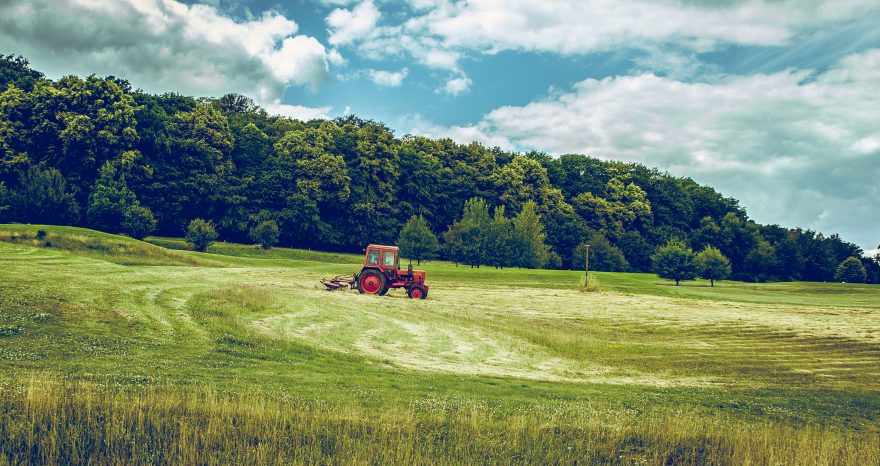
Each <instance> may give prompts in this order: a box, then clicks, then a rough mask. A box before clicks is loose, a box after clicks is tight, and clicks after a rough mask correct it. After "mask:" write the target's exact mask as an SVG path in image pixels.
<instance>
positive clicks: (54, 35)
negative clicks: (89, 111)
mask: <svg viewBox="0 0 880 466" xmlns="http://www.w3.org/2000/svg"><path fill="white" fill-rule="evenodd" d="M0 13H2V14H0V44H2V47H3V48H4V49H6V50H5V51H4V52H5V53H16V54H21V55H24V56H26V57H27V58H28V59H30V60H31V63H33V65H34V67H35V68H37V69H39V70H41V71H44V72H46V73H47V74H48V75H49V76H51V77H58V76H61V75H63V74H71V73H74V74H80V75H87V74H92V73H97V74H113V75H117V76H122V77H125V78H128V79H130V80H131V81H132V84H133V85H134V86H136V87H140V88H143V89H145V90H147V91H151V92H166V91H175V92H182V93H185V94H192V95H199V96H206V95H207V96H216V95H222V94H225V93H228V92H239V93H242V94H245V95H249V96H251V97H254V98H255V99H257V100H258V101H259V102H261V103H270V102H273V101H275V100H276V99H279V98H280V97H281V95H282V93H283V90H284V88H285V87H286V86H288V85H300V86H308V87H310V88H315V87H317V86H320V85H321V84H322V83H324V82H326V81H327V80H329V78H330V73H329V69H328V68H329V65H328V60H335V59H336V58H337V57H336V56H334V55H332V54H330V55H328V52H327V50H326V49H325V48H324V46H323V45H321V43H320V42H318V41H317V40H316V39H315V38H313V37H308V36H304V35H297V34H296V32H297V29H298V26H297V24H296V22H294V21H292V20H290V19H288V18H286V17H284V16H283V15H281V14H279V13H276V12H266V13H264V14H262V15H261V16H258V17H255V18H252V19H249V20H244V21H239V20H235V19H233V18H231V17H228V16H225V15H224V14H223V13H222V12H220V11H219V10H217V9H216V8H214V7H212V6H208V5H200V4H196V5H191V6H190V5H186V4H183V3H181V2H178V1H176V0H114V1H111V0H95V1H84V0H60V1H56V0H7V1H5V2H2V3H0ZM336 55H338V53H337V54H336ZM339 58H341V57H339Z"/></svg>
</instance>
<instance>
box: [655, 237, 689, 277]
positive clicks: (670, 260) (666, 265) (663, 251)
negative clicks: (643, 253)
mask: <svg viewBox="0 0 880 466" xmlns="http://www.w3.org/2000/svg"><path fill="white" fill-rule="evenodd" d="M651 262H652V264H653V268H654V273H656V274H657V276H658V277H660V278H665V279H667V280H675V286H678V285H679V282H681V281H682V280H693V279H694V278H697V267H696V264H695V262H694V252H693V251H692V250H691V248H689V247H687V245H686V244H684V242H682V241H676V240H673V241H670V242H669V243H667V244H666V245H664V246H660V247H659V248H657V250H656V251H654V254H653V255H652V256H651Z"/></svg>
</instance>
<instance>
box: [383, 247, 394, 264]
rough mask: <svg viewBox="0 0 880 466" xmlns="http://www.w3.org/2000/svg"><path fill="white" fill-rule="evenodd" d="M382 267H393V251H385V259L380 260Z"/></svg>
mask: <svg viewBox="0 0 880 466" xmlns="http://www.w3.org/2000/svg"><path fill="white" fill-rule="evenodd" d="M382 266H384V267H394V251H385V257H384V258H383V260H382Z"/></svg>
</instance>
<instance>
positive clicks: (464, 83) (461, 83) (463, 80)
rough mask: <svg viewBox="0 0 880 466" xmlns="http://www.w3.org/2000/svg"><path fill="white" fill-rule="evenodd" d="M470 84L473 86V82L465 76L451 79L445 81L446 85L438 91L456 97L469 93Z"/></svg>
mask: <svg viewBox="0 0 880 466" xmlns="http://www.w3.org/2000/svg"><path fill="white" fill-rule="evenodd" d="M471 84H473V81H471V79H470V78H468V77H467V76H457V77H451V78H449V79H447V80H446V83H445V84H443V87H442V88H440V89H439V91H442V92H445V93H447V94H449V95H452V96H457V95H459V94H462V93H464V92H467V91H469V90H470V89H471Z"/></svg>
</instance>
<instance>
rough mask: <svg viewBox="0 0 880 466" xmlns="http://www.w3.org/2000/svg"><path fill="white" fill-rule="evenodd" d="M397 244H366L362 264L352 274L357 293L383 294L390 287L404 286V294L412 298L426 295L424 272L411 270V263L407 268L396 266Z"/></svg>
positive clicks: (426, 287) (421, 297)
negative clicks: (356, 272) (354, 273)
mask: <svg viewBox="0 0 880 466" xmlns="http://www.w3.org/2000/svg"><path fill="white" fill-rule="evenodd" d="M397 266H398V248H397V246H381V245H378V244H371V245H369V246H367V250H366V254H365V255H364V266H363V267H361V271H360V272H358V274H357V275H355V276H354V279H355V282H356V283H357V289H358V292H359V293H367V294H378V295H380V296H382V295H384V294H385V293H387V292H388V290H390V289H391V288H405V289H406V294H407V295H408V296H409V297H410V298H412V299H425V298H427V297H428V285H426V284H425V272H424V271H423V270H413V269H412V263H410V264H409V267H408V268H407V270H400V269H399V268H398V267H397Z"/></svg>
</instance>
